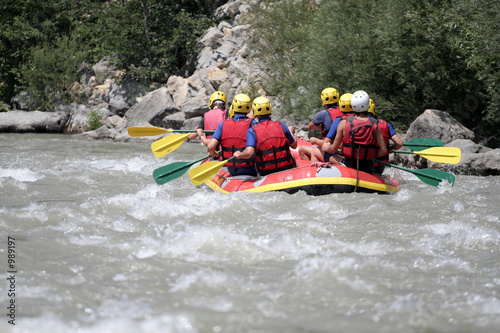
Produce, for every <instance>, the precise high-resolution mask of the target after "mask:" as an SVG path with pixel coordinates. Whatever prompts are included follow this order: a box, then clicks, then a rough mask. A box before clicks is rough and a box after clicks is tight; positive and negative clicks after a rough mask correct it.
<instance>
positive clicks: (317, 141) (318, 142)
mask: <svg viewBox="0 0 500 333" xmlns="http://www.w3.org/2000/svg"><path fill="white" fill-rule="evenodd" d="M330 141H331V140H330ZM309 142H310V143H312V144H313V145H317V146H319V147H321V146H322V145H323V143H325V140H321V139H318V138H315V137H314V136H312V137H310V138H309Z"/></svg>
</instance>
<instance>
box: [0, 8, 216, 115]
mask: <svg viewBox="0 0 500 333" xmlns="http://www.w3.org/2000/svg"><path fill="white" fill-rule="evenodd" d="M220 2H221V1H220V0H56V1H48V0H0V12H1V13H2V14H1V15H0V99H1V100H2V101H5V102H9V101H10V99H11V98H12V96H14V95H15V94H16V93H18V92H19V91H22V90H24V89H28V90H29V91H30V92H31V93H32V95H34V97H35V99H36V101H37V105H36V107H41V108H45V109H50V108H51V107H52V105H53V103H54V102H55V101H63V102H66V101H69V100H72V99H73V100H74V99H75V98H78V96H75V95H74V94H73V93H71V91H70V85H71V83H72V82H74V81H78V69H79V67H80V66H81V64H82V61H87V62H89V63H91V64H94V63H96V62H98V61H99V60H101V59H102V58H104V57H106V56H111V57H112V59H113V60H114V62H115V65H116V67H117V68H119V69H123V70H125V73H126V75H128V76H130V77H134V78H135V79H138V80H141V81H144V82H146V83H148V82H160V83H161V82H164V81H165V80H166V78H167V77H168V74H169V73H172V72H175V71H177V70H178V69H179V68H180V67H181V66H182V65H183V64H185V62H186V59H187V58H188V57H189V56H190V55H192V54H193V53H194V47H195V43H196V39H197V38H198V37H199V36H200V35H201V34H202V33H203V32H204V30H205V29H207V28H208V27H209V25H210V24H212V23H213V22H212V20H211V18H210V17H211V14H212V13H213V11H214V9H215V8H216V7H217V6H219V5H220Z"/></svg>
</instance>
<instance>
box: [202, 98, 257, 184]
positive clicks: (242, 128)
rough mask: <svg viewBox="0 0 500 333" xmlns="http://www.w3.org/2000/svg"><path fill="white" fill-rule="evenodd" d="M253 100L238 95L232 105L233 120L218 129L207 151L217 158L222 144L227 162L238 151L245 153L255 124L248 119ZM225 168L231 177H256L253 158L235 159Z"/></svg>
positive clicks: (222, 124)
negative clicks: (250, 130) (247, 135)
mask: <svg viewBox="0 0 500 333" xmlns="http://www.w3.org/2000/svg"><path fill="white" fill-rule="evenodd" d="M250 106H251V100H250V97H248V96H247V95H245V94H238V95H236V96H235V97H234V99H233V102H232V104H231V108H230V109H231V110H232V112H231V116H232V117H231V118H230V119H226V120H224V121H223V122H222V123H220V124H219V125H218V127H217V130H216V131H215V133H214V134H213V136H212V138H211V139H210V141H209V143H208V145H207V150H208V153H209V154H210V155H211V156H212V157H215V158H218V157H219V156H218V154H217V153H216V152H215V150H216V147H217V146H218V144H219V143H220V149H221V150H222V159H223V160H227V159H229V158H231V157H233V155H234V153H235V152H236V151H240V152H241V151H243V150H244V149H245V147H246V133H247V131H248V129H249V128H250V127H251V126H252V124H254V122H253V121H252V120H251V119H249V118H247V114H248V113H249V112H250ZM225 167H226V168H227V170H228V172H229V174H231V176H239V175H256V173H257V172H256V170H255V165H254V159H253V156H252V157H249V158H246V159H233V160H231V161H229V162H228V163H227V164H226V165H225Z"/></svg>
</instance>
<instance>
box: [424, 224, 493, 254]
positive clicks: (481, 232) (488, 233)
mask: <svg viewBox="0 0 500 333" xmlns="http://www.w3.org/2000/svg"><path fill="white" fill-rule="evenodd" d="M422 229H423V230H426V231H428V232H430V233H431V235H429V236H426V237H425V236H424V238H423V239H422V240H421V241H422V242H424V244H427V245H430V244H431V243H433V246H432V248H436V247H441V243H446V244H452V245H453V247H454V248H455V249H457V250H458V249H466V250H471V249H472V250H473V249H483V250H484V249H489V248H492V247H498V246H499V244H500V233H499V232H498V231H496V230H494V229H491V228H489V227H486V226H477V225H475V224H471V223H464V222H459V221H452V222H450V223H436V224H430V225H425V226H423V227H422Z"/></svg>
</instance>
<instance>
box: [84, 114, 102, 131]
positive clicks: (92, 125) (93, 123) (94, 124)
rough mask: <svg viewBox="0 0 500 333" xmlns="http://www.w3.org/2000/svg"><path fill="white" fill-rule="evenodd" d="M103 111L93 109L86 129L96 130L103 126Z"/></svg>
mask: <svg viewBox="0 0 500 333" xmlns="http://www.w3.org/2000/svg"><path fill="white" fill-rule="evenodd" d="M102 116H103V113H102V111H101V110H99V109H92V110H91V111H90V114H89V116H88V117H87V122H88V125H87V127H85V130H86V131H94V130H96V129H98V128H99V127H101V126H102V123H101V119H102Z"/></svg>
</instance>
